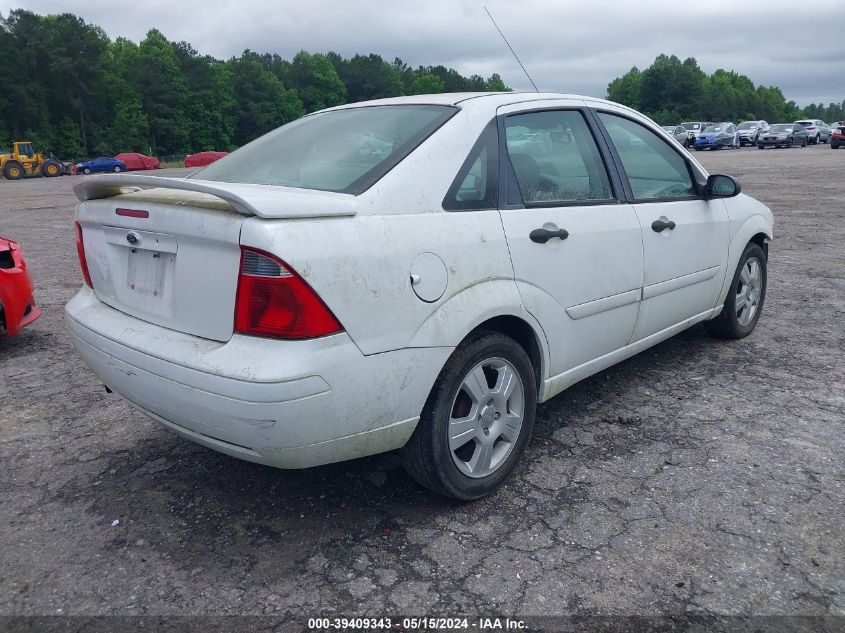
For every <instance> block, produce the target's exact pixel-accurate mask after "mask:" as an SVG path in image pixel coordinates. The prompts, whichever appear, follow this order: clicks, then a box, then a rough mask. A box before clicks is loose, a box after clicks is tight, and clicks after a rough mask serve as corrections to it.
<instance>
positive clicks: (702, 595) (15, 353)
mask: <svg viewBox="0 0 845 633" xmlns="http://www.w3.org/2000/svg"><path fill="white" fill-rule="evenodd" d="M696 157H697V158H698V159H699V160H701V161H702V162H703V163H704V164H705V166H706V167H707V168H708V169H710V170H711V171H713V172H723V173H728V174H732V175H734V176H736V177H738V178H739V179H740V181H741V182H742V183H743V187H744V190H745V191H746V192H747V193H749V194H751V195H753V196H755V197H757V198H759V199H760V200H762V201H763V202H765V203H766V204H767V205H769V206H770V207H771V208H772V210H773V211H774V213H775V220H776V226H775V238H776V239H775V241H774V242H773V243H772V244H771V247H770V262H771V267H770V272H769V289H768V295H767V300H766V305H765V309H764V313H763V317H762V319H761V321H760V324H759V326H758V328H757V330H756V332H755V333H754V334H753V335H752V336H751V337H749V338H747V339H744V340H742V341H739V342H723V341H716V340H714V339H712V338H710V337H709V336H708V335H707V334H706V333H705V332H704V330H703V328H702V327H701V326H698V327H695V328H693V329H691V330H688V331H687V332H685V333H683V334H681V335H679V336H677V337H675V338H673V339H671V340H669V341H667V342H665V343H663V344H661V345H659V346H658V347H656V348H653V349H651V350H649V351H647V352H645V353H643V354H641V355H639V356H637V357H635V358H633V359H631V360H629V361H627V362H625V363H622V364H621V365H618V366H616V367H614V368H612V369H610V370H608V371H605V372H602V373H600V374H598V375H596V376H594V377H593V378H591V379H589V380H586V381H584V382H582V383H580V384H578V385H576V386H574V387H572V388H571V389H569V390H568V391H566V392H565V393H563V394H561V395H560V396H558V397H557V398H555V399H554V400H552V401H551V402H548V403H546V404H545V405H542V406H541V407H540V410H539V415H538V419H537V424H536V427H535V434H534V438H533V440H532V442H531V444H530V446H529V448H528V453H527V455H526V457H525V459H524V460H523V462H522V464H521V466H520V467H519V468H518V470H517V471H516V473H515V476H514V477H513V479H512V480H511V481H510V482H509V483H508V484H507V485H506V486H505V487H503V488H502V489H500V490H499V491H498V492H497V493H496V494H494V495H493V496H491V497H490V498H488V499H485V500H483V501H480V502H478V503H474V504H469V505H463V504H457V503H454V502H450V501H447V500H444V499H442V498H439V497H437V496H435V495H433V494H431V493H428V492H427V491H425V490H423V489H421V488H419V487H418V486H417V485H415V484H414V483H413V482H412V481H411V480H410V479H409V478H408V477H407V476H406V475H405V473H404V472H403V470H402V468H401V466H400V465H399V462H398V460H397V458H396V457H395V456H394V455H385V456H379V457H374V458H369V459H363V460H358V461H355V462H350V463H345V464H338V465H332V466H326V467H321V468H316V469H311V470H307V471H280V470H274V469H271V468H267V467H263V466H258V465H255V464H250V463H247V462H243V461H238V460H235V459H232V458H229V457H226V456H224V455H220V454H217V453H214V452H212V451H210V450H207V449H205V448H202V447H200V446H197V445H194V444H191V443H189V442H187V441H184V440H181V439H179V438H178V437H177V436H176V435H174V434H172V433H170V432H168V431H167V430H165V429H164V428H162V427H160V426H158V425H157V424H155V423H154V422H152V421H150V420H148V419H147V418H145V417H143V416H142V415H140V414H139V413H136V412H134V411H133V410H131V409H130V408H129V407H128V406H127V405H126V404H125V403H124V402H123V401H122V400H121V399H120V398H119V397H118V396H116V395H107V394H106V393H105V391H104V389H103V386H102V384H101V383H100V381H99V380H98V379H97V378H96V377H95V376H94V374H93V373H91V372H90V371H89V370H88V369H87V367H85V366H84V365H83V363H82V361H81V360H80V358H79V357H78V356H77V354H76V353H75V351H74V350H73V349H72V347H71V345H70V342H69V339H68V336H67V334H66V333H65V330H64V326H63V316H62V315H63V311H62V310H63V306H64V304H65V303H66V302H67V301H68V299H69V298H70V297H71V296H72V295H73V294H74V293H75V291H76V289H77V288H78V286H79V285H80V283H81V281H80V280H81V275H80V273H79V270H78V265H77V258H76V251H75V242H74V239H75V238H74V233H73V231H72V224H71V221H72V220H71V219H72V213H73V207H74V205H75V202H76V200H75V198H74V196H73V193H72V190H71V188H72V186H73V184H74V183H75V182H77V181H78V180H77V178H78V177H67V178H58V179H51V180H47V179H38V180H28V181H20V182H8V181H4V180H2V179H0V234H3V235H6V236H9V237H12V238H14V239H16V240H18V241H20V242H21V244H22V246H23V248H24V250H25V253H26V255H27V260H28V262H29V264H30V268H31V272H32V274H33V276H34V278H35V281H36V285H37V295H36V296H37V298H38V299H39V300H40V304H41V307H42V308H43V309H44V316H43V317H42V318H41V319H40V320H39V321H38V322H37V323H36V324H34V325H33V326H32V327H30V328H29V329H27V330H25V331H24V333H23V334H22V335H20V336H19V337H17V338H16V339H10V340H0V614H2V615H56V614H76V615H98V614H109V615H138V614H148V615H166V614H183V615H192V614H203V615H215V614H221V615H222V614H253V615H260V614H275V615H282V616H285V617H287V618H289V622H293V623H297V626H305V622H306V619H307V618H308V617H311V616H315V615H328V616H336V615H339V616H343V615H352V614H358V615H371V616H377V615H384V614H387V613H391V614H429V615H444V616H448V615H457V614H464V615H471V616H474V615H496V614H518V615H521V616H529V615H530V616H536V615H562V614H563V615H586V614H596V613H598V614H607V615H632V614H636V615H645V616H649V615H673V616H680V615H684V614H704V615H713V614H718V615H740V616H750V615H785V614H790V615H815V616H828V617H830V616H845V554H843V553H845V528H843V523H845V486H843V470H844V469H845V468H843V465H845V445H844V444H845V442H844V441H843V440H845V354H843V352H845V327H843V323H845V247H843V244H845V198H843V196H842V182H843V174H845V151H831V150H830V148H829V147H828V146H827V145H822V146H818V147H809V148H806V149H793V150H767V151H765V152H762V151H758V150H756V149H744V150H740V151H722V152H716V153H698V154H696ZM185 171H186V170H168V171H165V172H160V173H163V174H183V173H185ZM115 520H118V521H119V524H118V525H116V526H114V525H113V522H114V521H115ZM827 622H828V623H830V622H831V620H828V621H827ZM832 622H833V626H837V625H838V626H845V620H841V619H834V620H833V621H832ZM0 628H2V627H0Z"/></svg>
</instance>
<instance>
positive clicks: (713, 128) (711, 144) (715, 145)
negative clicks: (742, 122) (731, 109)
mask: <svg viewBox="0 0 845 633" xmlns="http://www.w3.org/2000/svg"><path fill="white" fill-rule="evenodd" d="M693 147H694V148H695V150H696V151H701V150H703V149H711V150H715V149H722V148H723V147H729V148H731V149H735V148H738V147H739V134H738V133H737V131H736V125H734V124H733V123H730V122H729V121H725V122H723V123H714V124H713V125H708V126H707V127H706V128H704V130H703V131H702V132H701V134H699V135H698V137H697V138H696V139H695V143H694V144H693Z"/></svg>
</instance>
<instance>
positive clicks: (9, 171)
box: [3, 160, 26, 180]
mask: <svg viewBox="0 0 845 633" xmlns="http://www.w3.org/2000/svg"><path fill="white" fill-rule="evenodd" d="M24 174H26V171H24V168H23V165H21V164H20V163H19V162H18V161H16V160H7V161H6V163H5V164H4V165H3V178H5V179H6V180H20V179H21V178H23V177H24Z"/></svg>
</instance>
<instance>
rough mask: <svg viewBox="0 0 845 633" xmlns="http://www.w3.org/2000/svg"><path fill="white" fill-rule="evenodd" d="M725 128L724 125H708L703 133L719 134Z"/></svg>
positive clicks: (725, 125)
mask: <svg viewBox="0 0 845 633" xmlns="http://www.w3.org/2000/svg"><path fill="white" fill-rule="evenodd" d="M726 127H728V126H727V124H726V123H716V124H715V125H708V126H707V127H706V128H704V131H705V132H721V131H722V130H724V129H725V128H726Z"/></svg>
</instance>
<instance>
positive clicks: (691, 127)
mask: <svg viewBox="0 0 845 633" xmlns="http://www.w3.org/2000/svg"><path fill="white" fill-rule="evenodd" d="M681 125H683V126H684V128H685V129H687V130H697V129H698V128H700V127H701V124H700V123H681Z"/></svg>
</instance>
